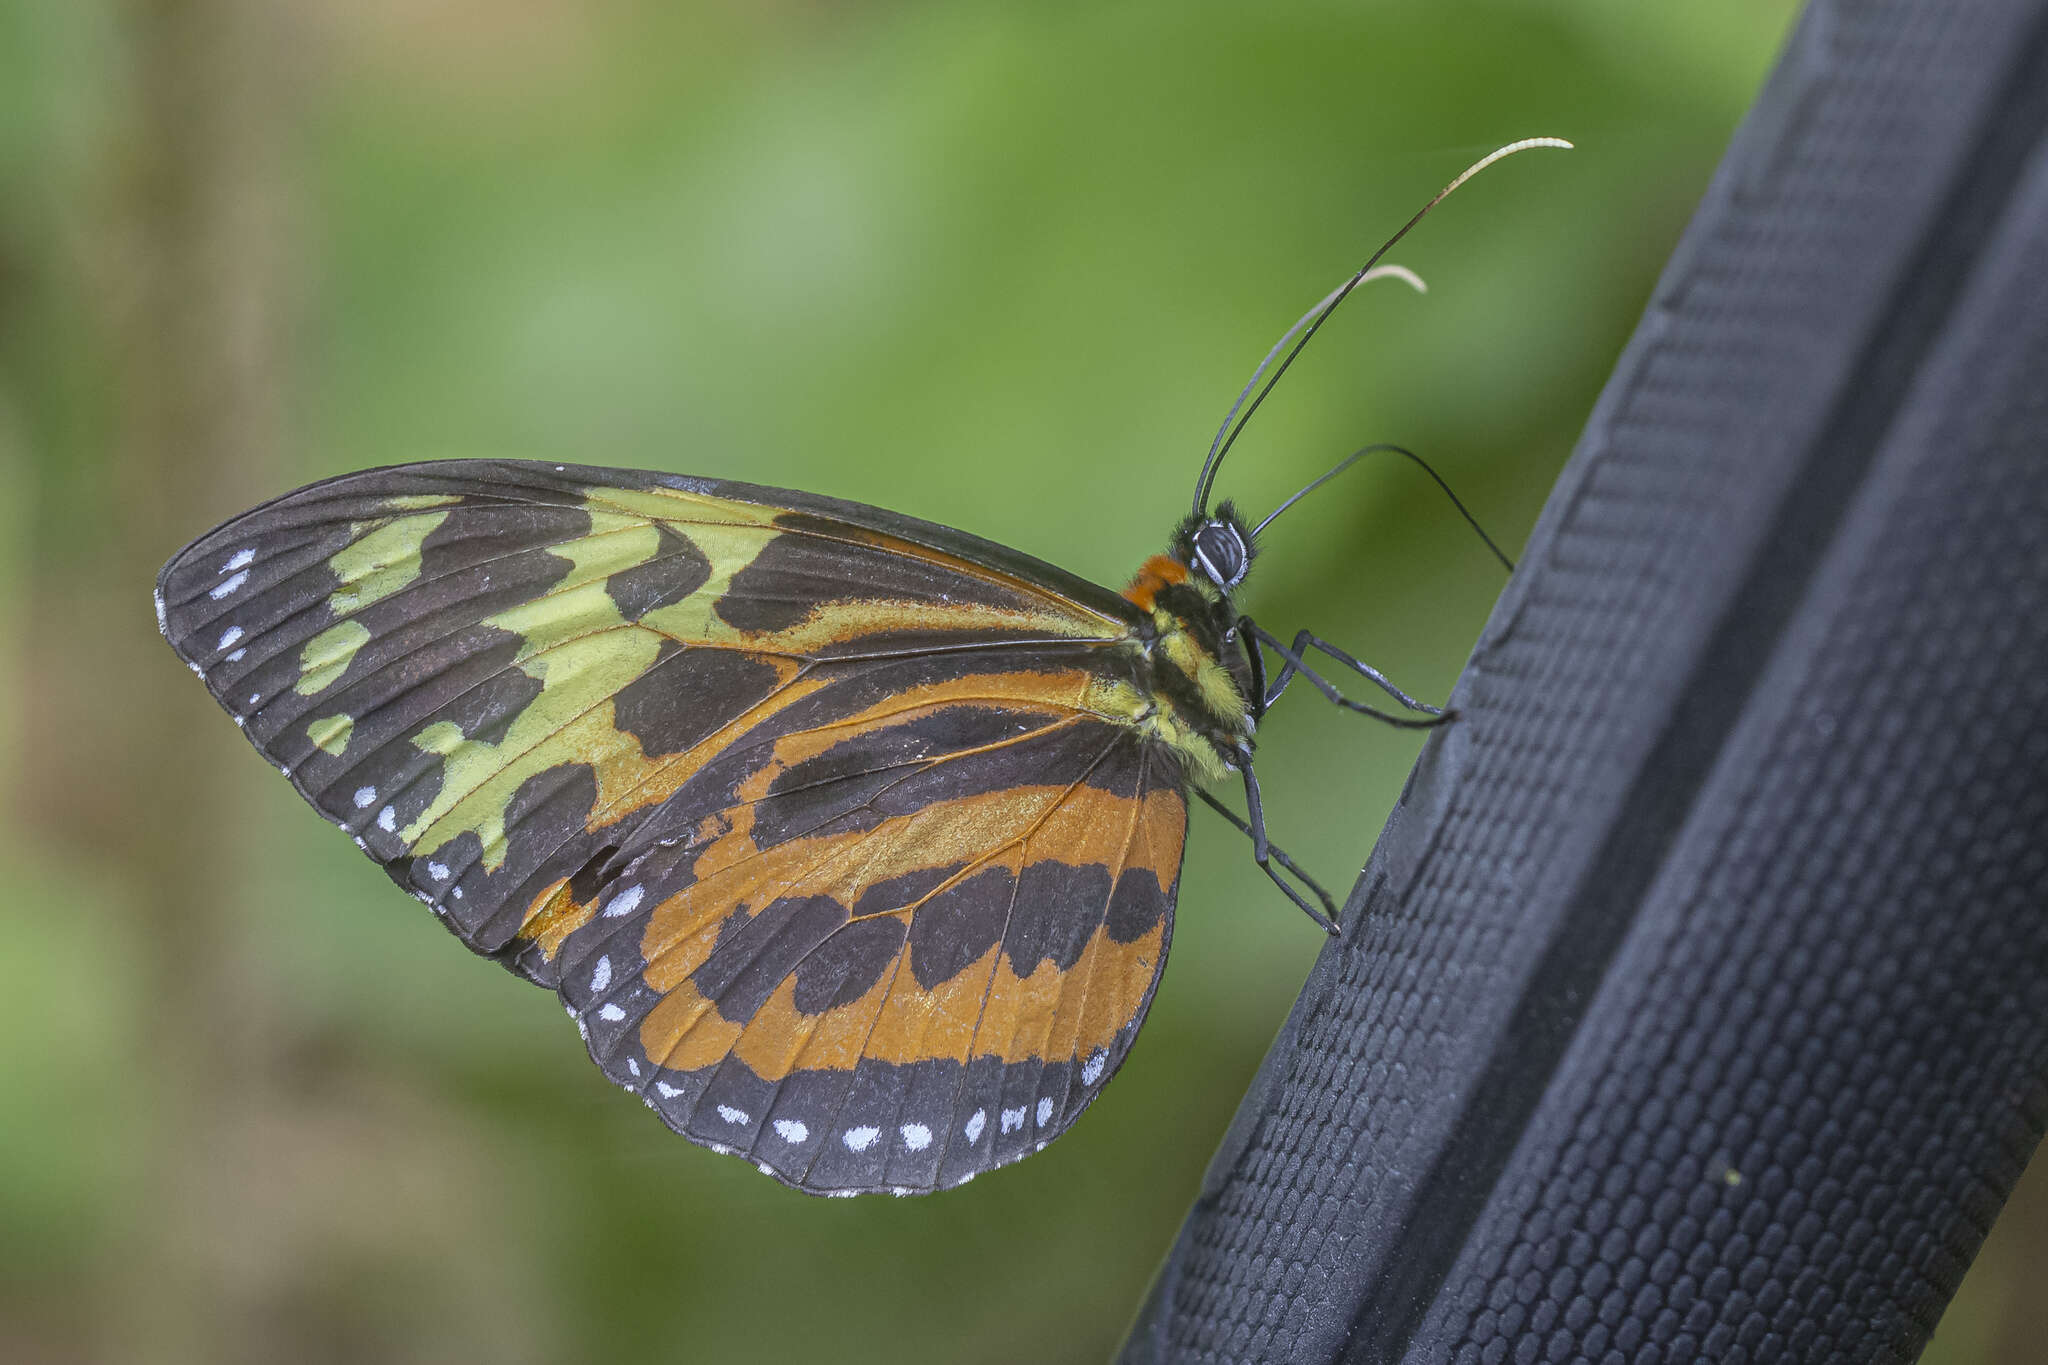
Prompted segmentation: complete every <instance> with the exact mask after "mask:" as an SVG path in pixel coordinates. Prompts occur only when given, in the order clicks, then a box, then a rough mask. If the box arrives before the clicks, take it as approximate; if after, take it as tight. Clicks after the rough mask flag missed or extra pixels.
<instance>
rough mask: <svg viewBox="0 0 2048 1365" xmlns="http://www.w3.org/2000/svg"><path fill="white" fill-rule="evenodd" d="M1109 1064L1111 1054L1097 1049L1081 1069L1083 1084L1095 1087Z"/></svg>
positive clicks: (1041, 1121)
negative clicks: (1103, 1069)
mask: <svg viewBox="0 0 2048 1365" xmlns="http://www.w3.org/2000/svg"><path fill="white" fill-rule="evenodd" d="M1108 1063H1109V1053H1108V1052H1106V1051H1104V1050H1103V1049H1101V1048H1096V1049H1095V1055H1094V1056H1092V1057H1090V1058H1089V1059H1088V1064H1087V1065H1086V1066H1084V1067H1082V1068H1081V1084H1083V1085H1093V1084H1095V1083H1096V1082H1097V1081H1099V1080H1101V1079H1102V1068H1103V1067H1104V1066H1106V1065H1108ZM1039 1122H1040V1123H1043V1122H1045V1120H1044V1119H1040V1120H1039Z"/></svg>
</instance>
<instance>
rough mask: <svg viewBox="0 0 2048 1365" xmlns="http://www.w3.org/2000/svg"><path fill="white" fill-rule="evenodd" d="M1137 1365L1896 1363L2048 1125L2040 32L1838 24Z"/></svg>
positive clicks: (1796, 85)
mask: <svg viewBox="0 0 2048 1365" xmlns="http://www.w3.org/2000/svg"><path fill="white" fill-rule="evenodd" d="M1452 700H1453V704H1454V705H1455V706H1456V707H1457V709H1458V711H1459V712H1460V713H1461V715H1462V717H1463V719H1462V720H1461V721H1460V722H1459V723H1458V724H1457V725H1455V726H1453V727H1451V728H1450V729H1449V730H1447V731H1446V732H1444V733H1443V734H1441V735H1439V736H1438V737H1437V738H1435V739H1434V740H1433V741H1432V742H1431V743H1430V744H1429V746H1428V747H1427V748H1426V749H1425V751H1424V753H1423V755H1422V758H1421V760H1420V762H1419V764H1418V765H1417V768H1416V771H1415V773H1414V774H1413V776H1412V777H1411V779H1410V782H1409V785H1408V789H1407V791H1406V793H1405V794H1404V796H1403V798H1402V801H1401V803H1400V806H1399V807H1398V808H1397V810H1396V811H1395V813H1394V816H1393V819H1392V821H1391V823H1390V824H1389V825H1388V827H1387V830H1386V832H1385V833H1384V835H1383V836H1382V837H1381V840H1380V843H1379V846H1378V847H1377V849H1376V850H1375V852H1374V854H1373V858H1372V861H1371V863H1370V864H1369V865H1368V866H1367V868H1366V871H1365V874H1364V876H1363V877H1362V878H1361V880H1360V882H1359V884H1358V886H1357V888H1356V889H1355V890H1354V892H1353V894H1352V897H1351V901H1350V904H1349V906H1348V907H1347V911H1346V916H1345V932H1344V935H1343V937H1342V938H1341V939H1338V940H1333V941H1332V943H1331V945H1330V948H1329V950H1328V951H1327V952H1326V953H1325V954H1324V956H1323V958H1322V959H1321V961H1320V962H1319V963H1318V964H1317V967H1316V969H1315V971H1314V972H1313V974H1312V975H1311V977H1310V980H1309V982H1308V985H1307V987H1306V988H1305V990H1304V992H1303V995H1302V997H1301V1000H1300V1001H1299V1003H1298V1004H1297V1007H1296V1009H1295V1011H1294V1013H1293V1015H1292V1017H1291V1018H1290V1020H1289V1022H1288V1024H1287V1026H1286V1028H1285V1030H1284V1031H1283V1033H1282V1034H1281V1036H1280V1038H1279V1039H1278V1040H1277V1041H1276V1043H1275V1044H1274V1047H1273V1050H1272V1052H1271V1054H1270V1055H1269V1056H1268V1058H1267V1061H1266V1064H1265V1066H1264V1068H1263V1070H1262V1071H1261V1073H1260V1077H1259V1080H1258V1082H1257V1084H1256V1085H1255V1086H1254V1088H1253V1090H1252V1092H1251V1094H1250V1095H1248V1096H1247V1097H1246V1100H1245V1103H1244V1106H1243V1108H1242V1109H1241V1111H1240V1113H1239V1116H1238V1120H1237V1122H1236V1124H1235V1126H1234V1127H1233V1129H1232V1131H1231V1133H1230V1135H1229V1137H1228V1139H1227V1140H1226V1142H1225V1144H1224V1146H1223V1148H1222V1150H1221V1151H1219V1152H1218V1154H1217V1156H1216V1159H1215V1161H1214V1164H1213V1166H1212V1168H1211V1170H1210V1173H1209V1176H1208V1179H1207V1181H1206V1182H1205V1185H1204V1188H1203V1190H1202V1193H1201V1196H1200V1198H1199V1199H1198V1201H1197V1203H1196V1205H1195V1207H1194V1209H1193V1210H1192V1212H1191V1213H1190V1214H1189V1217H1188V1221H1187V1224H1186V1226H1185V1228H1184V1229H1183V1231H1182V1233H1181V1236H1180V1239H1179V1241H1178V1243H1177V1244H1176V1245H1175V1247H1174V1249H1173V1252H1172V1254H1171V1256H1170V1257H1169V1259H1168V1261H1167V1263H1166V1265H1165V1266H1164V1267H1163V1268H1162V1270H1161V1272H1160V1275H1159V1278H1158V1281H1157V1283H1156V1284H1155V1285H1154V1287H1153V1290H1152V1293H1151V1295H1150V1298H1149V1299H1148V1301H1147V1303H1146V1304H1145V1306H1144V1308H1143V1310H1142V1312H1141V1314H1140V1316H1139V1319H1138V1321H1137V1323H1136V1325H1135V1327H1134V1328H1133V1331H1132V1335H1131V1338H1130V1340H1129V1341H1128V1343H1127V1344H1126V1347H1125V1350H1124V1353H1123V1359H1124V1360H1125V1361H1128V1362H1155V1361H1179V1360H1205V1361H1249V1360H1289V1361H1331V1360H1351V1361H1397V1360H1398V1361H1461V1362H1462V1361H1475V1362H1477V1361H1525V1360H1526V1361H1578V1360H1587V1361H1617V1362H1621V1361H1626V1362H1642V1361H1681V1360H1711V1361H1780V1360H1802V1361H1804V1360H1829V1361H1833V1360H1851V1361H1861V1360H1870V1361H1906V1360H1911V1359H1912V1358H1913V1357H1914V1356H1915V1355H1917V1353H1918V1352H1919V1350H1920V1348H1921V1347H1922V1346H1923V1345H1924V1344H1925V1342H1926V1341H1927V1338H1928V1335H1929V1333H1930V1332H1931V1331H1932V1330H1933V1328H1934V1324H1935V1321H1936V1319H1937V1318H1938V1317H1939V1315H1940V1313H1941V1310H1942V1308H1943V1306H1944V1305H1945V1304H1946V1302H1947V1301H1948V1298H1949V1296H1950V1295H1951V1294H1952V1293H1953V1292H1954V1289H1955V1286H1956V1284H1957V1282H1958V1280H1959V1279H1960V1278H1961V1276H1962V1272H1963V1270H1964V1269H1965V1268H1966V1267H1967V1265H1968V1263H1969V1261H1970V1258H1971V1256H1972V1255H1973V1254H1974V1253H1975V1251H1976V1248H1977V1246H1978V1244H1979V1243H1980V1242H1981V1241H1982V1239H1983V1236H1984V1234H1985V1232H1986V1230H1987V1229H1988V1228H1989V1226H1990V1222H1991V1220H1992V1218H1993V1217H1994V1216H1995V1214H1996V1213H1997V1210H1998V1208H1999V1205H2000V1203H2001V1202H2002V1200H2003V1199H2004V1197H2005V1194H2006V1192H2007V1191H2008V1190H2009V1189H2010V1188H2011V1186H2012V1185H2013V1183H2014V1182H2015V1181H2016V1180H2017V1179H2018V1177H2019V1174H2020V1172H2021V1171H2022V1170H2023V1169H2024V1167H2025V1164H2026V1162H2027V1159H2028V1157H2029V1155H2030V1154H2031V1153H2032V1151H2033V1150H2034V1148H2035V1146H2036V1145H2037V1143H2038V1142H2039V1140H2040V1138H2041V1135H2042V1131H2043V1125H2044V1121H2048V4H2043V3H2038V2H2037V0H2025V2H2022V0H1855V2H1852V0H1820V2H1819V3H1815V4H1814V5H1812V6H1811V7H1810V9H1809V11H1808V12H1807V13H1806V15H1805V16H1804V17H1803V19H1802V21H1801V23H1800V25H1799V27H1798V29H1797V31H1796V33H1795V35H1794V37H1793V38H1792V40H1791V43H1790V45H1789V47H1788V49H1787V51H1786V53H1785V55H1784V57H1783V58H1782V60H1781V62H1780V64H1779V67H1778V70H1777V71H1776V72H1775V73H1774V75H1773V76H1772V78H1771V80H1770V82H1769V84H1768V86H1767V88H1766V89H1765V91H1764V92H1763V94H1762V96H1761V98H1760V99H1759V102H1758V104H1757V107H1756V108H1755V109H1754V110H1753V111H1752V113H1751V115H1750V117H1749V119H1748V120H1747V121H1746V123H1745V124H1744V126H1743V128H1742V130H1741V132H1740V133H1739V134H1738V136H1737V137H1736V139H1735V141H1734V144H1733V145H1732V147H1731V148H1730V150H1729V153H1728V156H1727V159H1726V161H1725V163H1724V164H1723V166H1722V168H1721V170H1720V173H1719V175H1718V176H1717V178H1716V180H1715V182H1714V185H1713V187H1712V189H1711V190H1710V191H1709V193H1708V195H1707V197H1706V199H1705V201H1704V202H1703V204H1702V205H1701V208H1700V210H1699V213H1698V215H1697V217H1696V218H1695V220H1694V222H1693V224H1692V226H1691V228H1690V229H1689V230H1688V232H1687V234H1686V237H1685V239H1684V241H1683V242H1682V244H1681V245H1680V247H1679V249H1678V252H1677V253H1676V255H1675V256H1674V258H1673V260H1672V262H1671V264H1670V266H1669V267H1668V269H1667V270H1666V272H1665V275H1664V278H1663V281H1662V283H1661V284H1660V286H1659V288H1658V290H1657V293H1656V296H1655V298H1654V300H1653V301H1652V304H1651V306H1650V309H1649V311H1648V313H1647V315H1646V316H1645V317H1644V319H1643V322H1642V325H1641V326H1640V328H1639V329H1638V331H1637V334H1636V336H1635V339H1634V340H1633V342H1632V343H1631V345H1630V346H1629V348H1628V351H1627V353H1626V354H1625V355H1624V357H1623V359H1622V361H1621V364H1620V366H1619V367H1618V368H1617V370H1616V372H1615V375H1614V377H1613V379H1612V381H1611V382H1610V383H1609V385H1608V387H1607V389H1606V392H1605V393H1604V395H1603V396H1602V398H1601V401H1600V403H1599V406H1598V408H1597V409H1596V411H1595V412H1594V414H1593V417H1592V420H1591V422H1590V423H1589V425H1588V427H1587V429H1586V433H1585V436H1584V438H1583V439H1582V440H1581V442H1580V444H1579V448H1578V450H1577V452H1576V454H1575V455H1574V457H1573V460H1572V463H1571V465H1570V467H1569V468H1568V469H1567V471H1566V472H1565V474H1564V476H1563V478H1562V480H1561V481H1560V483H1559V485H1558V487H1557V489H1556V490H1555V492H1554V493H1553V495H1552V497H1551V499H1550V503H1549V505H1548V507H1547V508H1546V510H1545V512H1544V515H1543V519H1542V521H1541V523H1540V525H1539V526H1538V528H1537V530H1536V533H1535V536H1534V538H1533V540H1532V541H1531V543H1530V546H1529V549H1528V551H1527V553H1526V554H1525V556H1524V558H1523V561H1522V567H1521V569H1520V571H1519V572H1518V573H1517V574H1516V575H1515V577H1514V579H1513V581H1512V582H1511V583H1510V585H1509V588H1508V591H1507V593H1506V594H1505V595H1504V596H1503V598H1502V600H1501V602H1500V604H1499V606H1498V607H1497V609H1496V610H1495V612H1494V614H1493V617H1492V619H1491V621H1490V622H1489V623H1488V625H1487V628H1486V631H1485V634H1484V635H1483V637H1482V638H1481V640H1480V642H1479V644H1478V646H1477V648H1476V649H1475V650H1474V653H1473V656H1472V659H1471V662H1470V664H1469V665H1468V667H1467V669H1466V672H1465V675H1464V677H1463V679H1462V680H1461V681H1460V683H1459V685H1458V688H1457V691H1456V693H1455V695H1454V697H1453V699H1452Z"/></svg>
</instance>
